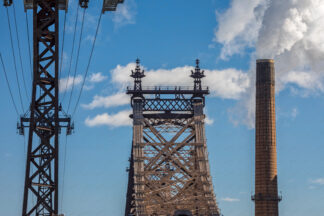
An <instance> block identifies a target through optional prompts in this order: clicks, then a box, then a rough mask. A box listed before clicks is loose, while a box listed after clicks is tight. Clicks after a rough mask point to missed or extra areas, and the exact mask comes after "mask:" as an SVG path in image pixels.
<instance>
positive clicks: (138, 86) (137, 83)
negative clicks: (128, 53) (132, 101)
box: [131, 58, 145, 91]
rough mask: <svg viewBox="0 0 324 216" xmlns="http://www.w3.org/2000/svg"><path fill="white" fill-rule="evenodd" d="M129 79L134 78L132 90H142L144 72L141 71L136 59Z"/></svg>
mask: <svg viewBox="0 0 324 216" xmlns="http://www.w3.org/2000/svg"><path fill="white" fill-rule="evenodd" d="M131 77H133V78H134V90H138V91H141V90H142V78H143V77H145V74H144V70H141V65H140V60H139V59H138V58H137V59H136V67H135V71H134V70H132V74H131Z"/></svg>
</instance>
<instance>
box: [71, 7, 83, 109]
mask: <svg viewBox="0 0 324 216" xmlns="http://www.w3.org/2000/svg"><path fill="white" fill-rule="evenodd" d="M85 11H86V8H84V9H83V14H82V24H81V32H80V38H79V46H78V51H77V59H76V63H75V69H74V74H73V81H72V89H71V92H70V98H69V103H68V108H67V112H69V110H70V105H71V100H72V95H73V90H74V82H75V76H76V72H77V69H78V64H79V57H80V48H81V41H82V34H83V26H84V15H85Z"/></svg>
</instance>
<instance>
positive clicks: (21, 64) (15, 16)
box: [12, 2, 30, 100]
mask: <svg viewBox="0 0 324 216" xmlns="http://www.w3.org/2000/svg"><path fill="white" fill-rule="evenodd" d="M12 6H13V14H14V23H15V29H16V37H17V44H18V53H19V60H20V68H21V75H22V79H23V85H24V88H25V94H26V99H27V100H28V99H29V97H30V96H29V94H28V91H27V85H26V80H25V71H24V67H23V63H22V58H21V48H20V38H19V34H18V27H17V15H16V7H15V3H14V2H13V3H12Z"/></svg>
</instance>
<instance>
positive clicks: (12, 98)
mask: <svg viewBox="0 0 324 216" xmlns="http://www.w3.org/2000/svg"><path fill="white" fill-rule="evenodd" d="M0 59H1V63H2V68H3V73H4V75H5V78H6V82H7V86H8V89H9V93H10V97H11V101H12V104H13V106H14V108H15V110H16V113H17V115H18V116H19V112H18V109H17V105H16V103H15V100H14V97H13V94H12V91H11V87H10V83H9V80H8V76H7V71H6V68H5V65H4V62H3V59H2V54H1V53H0Z"/></svg>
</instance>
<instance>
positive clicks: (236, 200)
mask: <svg viewBox="0 0 324 216" xmlns="http://www.w3.org/2000/svg"><path fill="white" fill-rule="evenodd" d="M221 200H222V201H225V202H239V201H240V199H237V198H231V197H225V198H221Z"/></svg>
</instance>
